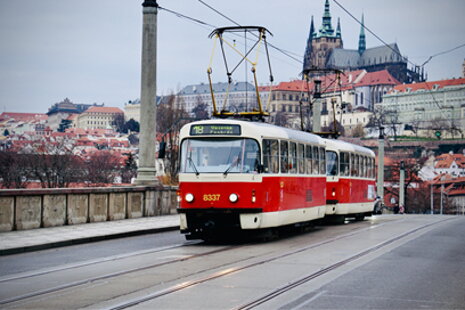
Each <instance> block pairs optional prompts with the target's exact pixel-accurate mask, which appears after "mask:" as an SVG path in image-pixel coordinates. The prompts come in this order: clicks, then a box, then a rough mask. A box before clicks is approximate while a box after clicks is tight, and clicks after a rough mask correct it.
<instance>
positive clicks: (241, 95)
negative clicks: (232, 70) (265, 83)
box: [176, 82, 257, 116]
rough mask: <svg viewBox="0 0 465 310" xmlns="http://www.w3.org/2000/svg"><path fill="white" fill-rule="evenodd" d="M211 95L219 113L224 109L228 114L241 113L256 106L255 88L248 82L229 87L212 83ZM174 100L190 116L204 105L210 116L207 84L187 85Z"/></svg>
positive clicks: (210, 106)
mask: <svg viewBox="0 0 465 310" xmlns="http://www.w3.org/2000/svg"><path fill="white" fill-rule="evenodd" d="M213 93H214V94H215V102H216V105H217V109H218V110H219V111H221V110H223V109H224V110H228V111H230V112H241V111H246V110H249V109H252V108H254V107H256V106H257V96H256V94H255V87H254V86H253V85H252V84H250V83H248V82H235V83H231V84H230V85H228V83H214V84H213ZM176 100H177V106H178V108H183V109H184V110H185V111H186V112H188V113H189V114H190V115H192V116H194V113H193V110H194V109H195V107H196V106H198V105H199V104H204V105H205V106H206V108H207V111H208V114H209V115H212V111H213V103H212V96H211V93H210V85H208V84H204V83H201V84H196V85H188V86H186V87H184V88H183V89H181V91H180V92H179V93H178V94H177V98H176Z"/></svg>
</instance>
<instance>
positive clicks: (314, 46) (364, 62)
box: [303, 0, 425, 83]
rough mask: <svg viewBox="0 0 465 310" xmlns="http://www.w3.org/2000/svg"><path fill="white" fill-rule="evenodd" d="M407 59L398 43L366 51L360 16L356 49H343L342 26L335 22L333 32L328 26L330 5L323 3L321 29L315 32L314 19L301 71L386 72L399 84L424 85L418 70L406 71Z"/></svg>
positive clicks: (422, 72)
mask: <svg viewBox="0 0 465 310" xmlns="http://www.w3.org/2000/svg"><path fill="white" fill-rule="evenodd" d="M407 63H408V59H407V58H406V57H403V56H402V54H401V52H400V50H399V47H398V45H397V43H392V44H389V45H381V46H377V47H372V48H366V36H365V27H364V16H363V15H362V21H361V27H360V35H359V42H358V49H357V50H351V49H344V47H343V42H342V33H341V23H340V20H339V19H338V22H337V28H336V31H334V29H333V27H332V25H331V13H330V8H329V1H328V0H326V2H325V10H324V13H323V21H322V25H321V27H320V29H319V31H318V32H316V31H315V26H314V23H313V16H312V20H311V23H310V33H309V36H308V40H307V45H306V48H305V55H304V64H303V71H304V72H307V71H309V72H310V73H312V71H313V72H316V71H318V70H342V71H353V70H366V71H367V72H375V71H381V70H387V71H389V73H390V74H391V75H392V76H393V77H394V78H395V79H396V80H398V81H399V82H401V83H412V82H422V81H425V75H424V71H423V70H420V67H419V66H416V67H415V68H413V69H409V68H408V66H407Z"/></svg>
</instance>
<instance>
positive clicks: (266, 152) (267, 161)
mask: <svg viewBox="0 0 465 310" xmlns="http://www.w3.org/2000/svg"><path fill="white" fill-rule="evenodd" d="M263 166H264V170H265V173H278V172H279V144H278V140H267V139H265V140H263Z"/></svg>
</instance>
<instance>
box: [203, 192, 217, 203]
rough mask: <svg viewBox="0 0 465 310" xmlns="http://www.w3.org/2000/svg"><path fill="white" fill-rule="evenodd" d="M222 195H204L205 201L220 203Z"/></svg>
mask: <svg viewBox="0 0 465 310" xmlns="http://www.w3.org/2000/svg"><path fill="white" fill-rule="evenodd" d="M220 196H221V195H220V194H205V195H203V201H219V200H220Z"/></svg>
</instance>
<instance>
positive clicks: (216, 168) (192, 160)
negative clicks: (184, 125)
mask: <svg viewBox="0 0 465 310" xmlns="http://www.w3.org/2000/svg"><path fill="white" fill-rule="evenodd" d="M259 164H260V147H259V145H258V142H257V141H256V140H253V139H246V138H216V139H211V138H202V139H185V140H183V142H182V144H181V168H180V172H182V173H196V174H199V173H224V174H228V173H256V172H258V167H259Z"/></svg>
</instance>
